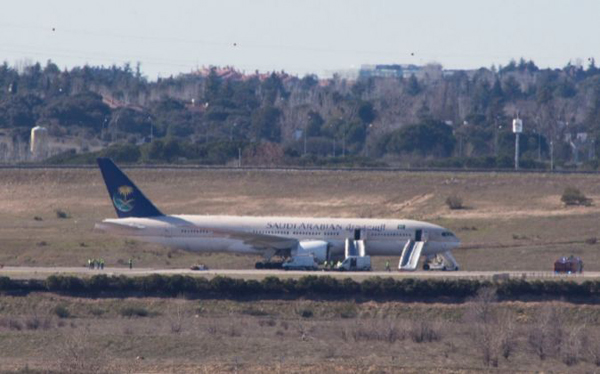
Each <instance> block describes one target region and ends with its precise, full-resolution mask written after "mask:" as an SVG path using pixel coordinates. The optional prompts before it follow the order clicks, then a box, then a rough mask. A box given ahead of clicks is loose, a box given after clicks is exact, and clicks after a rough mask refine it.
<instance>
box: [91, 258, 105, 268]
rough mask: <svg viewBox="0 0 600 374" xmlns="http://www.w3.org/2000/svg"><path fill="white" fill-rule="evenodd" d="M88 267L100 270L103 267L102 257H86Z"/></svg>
mask: <svg viewBox="0 0 600 374" xmlns="http://www.w3.org/2000/svg"><path fill="white" fill-rule="evenodd" d="M88 268H89V269H90V270H94V269H98V270H102V269H104V259H101V258H97V259H96V258H90V259H88Z"/></svg>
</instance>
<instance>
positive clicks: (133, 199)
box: [97, 158, 164, 218]
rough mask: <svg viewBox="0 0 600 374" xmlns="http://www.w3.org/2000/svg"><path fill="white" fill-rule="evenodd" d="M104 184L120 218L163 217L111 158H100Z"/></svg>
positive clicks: (99, 163)
mask: <svg viewBox="0 0 600 374" xmlns="http://www.w3.org/2000/svg"><path fill="white" fill-rule="evenodd" d="M97 161H98V166H99V167H100V171H101V172H102V177H103V178H104V183H106V188H107V189H108V195H109V197H110V200H111V201H112V203H113V206H114V207H115V210H116V211H117V216H119V218H127V217H158V216H163V215H164V214H162V212H161V211H160V210H158V209H157V208H156V207H155V206H154V204H152V202H150V200H148V198H147V197H146V196H144V194H143V193H142V191H140V189H139V188H137V187H136V185H135V184H134V183H133V182H132V181H131V180H130V179H129V178H128V177H127V176H126V175H125V173H123V172H122V171H121V169H119V168H118V167H117V165H115V163H114V162H113V161H112V160H111V159H109V158H98V160H97Z"/></svg>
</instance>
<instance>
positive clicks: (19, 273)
mask: <svg viewBox="0 0 600 374" xmlns="http://www.w3.org/2000/svg"><path fill="white" fill-rule="evenodd" d="M98 274H105V275H108V276H111V275H117V276H119V275H125V276H132V277H136V276H137V277H141V276H147V275H151V274H161V275H175V274H180V275H190V276H201V277H206V278H213V277H216V276H224V277H231V278H243V279H257V280H260V279H263V278H266V277H269V276H275V277H281V278H300V277H303V276H307V275H315V276H332V277H336V278H352V279H355V280H357V281H360V280H364V279H367V278H371V277H393V278H438V279H439V278H452V279H456V278H463V279H489V280H502V279H509V278H510V279H564V280H577V279H594V278H600V272H584V273H582V274H555V273H553V272H549V271H414V272H400V271H394V270H392V271H390V272H387V271H369V272H339V271H323V270H318V271H284V270H255V269H248V270H246V269H243V270H233V269H211V270H204V271H198V270H190V269H154V268H134V269H129V268H125V267H118V268H117V267H107V268H104V269H103V270H97V269H94V270H92V269H88V268H87V267H32V266H4V267H3V268H0V276H7V277H10V278H12V279H45V278H47V277H49V276H50V275H75V276H82V277H91V276H94V275H98Z"/></svg>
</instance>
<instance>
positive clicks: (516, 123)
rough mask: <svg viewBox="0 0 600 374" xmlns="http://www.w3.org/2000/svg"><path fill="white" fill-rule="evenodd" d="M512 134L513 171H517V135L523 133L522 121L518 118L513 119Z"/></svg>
mask: <svg viewBox="0 0 600 374" xmlns="http://www.w3.org/2000/svg"><path fill="white" fill-rule="evenodd" d="M513 132H514V133H515V170H519V135H521V133H522V132H523V120H521V119H520V118H519V114H518V113H517V118H515V119H513Z"/></svg>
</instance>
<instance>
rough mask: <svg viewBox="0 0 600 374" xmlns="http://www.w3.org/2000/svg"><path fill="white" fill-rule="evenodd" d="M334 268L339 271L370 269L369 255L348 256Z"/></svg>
mask: <svg viewBox="0 0 600 374" xmlns="http://www.w3.org/2000/svg"><path fill="white" fill-rule="evenodd" d="M336 269H337V270H340V271H370V270H371V256H348V257H346V259H345V260H344V261H343V262H342V263H341V264H340V265H339V266H337V267H336Z"/></svg>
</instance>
